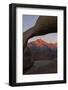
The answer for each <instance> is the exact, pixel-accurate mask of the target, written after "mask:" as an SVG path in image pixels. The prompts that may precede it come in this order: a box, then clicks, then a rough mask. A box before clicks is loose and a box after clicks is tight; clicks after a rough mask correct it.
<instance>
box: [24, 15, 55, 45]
mask: <svg viewBox="0 0 68 90" xmlns="http://www.w3.org/2000/svg"><path fill="white" fill-rule="evenodd" d="M38 17H39V16H38V15H23V32H25V31H27V30H28V29H29V28H31V27H32V26H34V24H35V23H36V21H37V19H38ZM36 39H42V40H45V41H47V42H48V43H56V42H57V33H51V34H46V35H42V36H35V37H33V38H31V39H29V41H28V42H31V41H35V40H36Z"/></svg>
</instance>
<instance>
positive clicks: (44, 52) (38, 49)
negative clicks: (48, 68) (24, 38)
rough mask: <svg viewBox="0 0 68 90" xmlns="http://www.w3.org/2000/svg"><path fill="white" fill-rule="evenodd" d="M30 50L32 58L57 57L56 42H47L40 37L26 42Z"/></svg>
mask: <svg viewBox="0 0 68 90" xmlns="http://www.w3.org/2000/svg"><path fill="white" fill-rule="evenodd" d="M27 47H29V49H30V50H31V53H32V57H33V59H34V60H41V59H43V60H46V59H54V58H57V43H48V42H46V41H44V40H42V39H37V40H35V41H32V42H30V43H28V44H27Z"/></svg>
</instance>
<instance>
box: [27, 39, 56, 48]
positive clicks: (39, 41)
mask: <svg viewBox="0 0 68 90" xmlns="http://www.w3.org/2000/svg"><path fill="white" fill-rule="evenodd" d="M32 45H35V46H38V47H43V46H48V48H57V43H48V42H46V41H44V40H42V39H37V40H35V41H32V42H30V43H29V44H28V46H32Z"/></svg>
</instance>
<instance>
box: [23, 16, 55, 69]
mask: <svg viewBox="0 0 68 90" xmlns="http://www.w3.org/2000/svg"><path fill="white" fill-rule="evenodd" d="M55 32H57V16H39V18H38V20H37V21H36V23H35V25H34V26H33V27H31V28H30V29H29V30H27V31H25V32H23V50H24V55H25V54H26V53H27V54H28V55H29V56H30V57H29V58H26V57H28V56H25V58H24V60H23V63H24V67H23V68H24V69H27V68H28V67H30V66H31V64H33V60H32V58H31V54H29V53H30V50H29V48H28V47H27V42H28V40H29V39H30V38H32V37H34V36H39V35H46V34H48V33H55ZM28 50H29V51H28ZM29 59H30V60H29ZM27 62H28V63H27Z"/></svg>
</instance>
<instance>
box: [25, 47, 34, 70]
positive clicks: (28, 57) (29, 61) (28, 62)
mask: <svg viewBox="0 0 68 90" xmlns="http://www.w3.org/2000/svg"><path fill="white" fill-rule="evenodd" d="M23 55H24V56H23V69H24V70H25V69H28V68H29V67H31V66H32V64H33V59H32V54H31V51H30V49H29V48H28V47H26V48H25V50H24V54H23Z"/></svg>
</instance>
